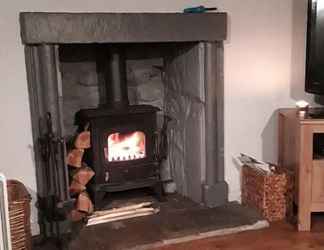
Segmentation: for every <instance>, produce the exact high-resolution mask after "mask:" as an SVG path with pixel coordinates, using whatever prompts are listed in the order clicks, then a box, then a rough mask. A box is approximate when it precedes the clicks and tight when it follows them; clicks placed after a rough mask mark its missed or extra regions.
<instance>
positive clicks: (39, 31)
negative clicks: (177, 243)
mask: <svg viewBox="0 0 324 250" xmlns="http://www.w3.org/2000/svg"><path fill="white" fill-rule="evenodd" d="M20 23H21V37H22V41H23V43H24V45H25V57H26V67H27V77H28V87H29V97H30V108H31V117H32V128H33V140H34V148H35V150H34V151H35V159H36V175H37V186H38V196H39V197H41V198H43V197H46V196H48V195H49V194H50V195H54V196H55V197H57V200H59V201H66V200H69V199H70V197H69V193H68V175H67V166H66V162H65V154H66V148H65V140H66V136H67V134H68V133H67V132H66V131H67V129H68V128H66V123H64V115H65V114H64V103H66V100H64V84H65V81H64V78H63V80H62V74H61V73H62V72H61V71H62V63H64V62H62V61H61V60H60V55H59V53H60V52H59V51H60V47H63V46H65V48H66V46H67V45H68V46H69V45H73V46H74V48H75V46H78V45H80V46H84V45H95V44H108V45H109V44H117V43H118V44H121V43H122V44H123V45H124V46H127V45H128V44H129V45H130V46H134V45H140V46H146V45H148V46H151V47H152V46H153V47H155V48H156V47H159V46H161V47H163V48H167V50H166V51H167V53H166V54H165V55H164V54H163V53H162V55H161V53H160V58H162V60H163V68H164V77H163V84H164V94H165V98H164V102H165V103H164V104H163V112H164V113H166V114H168V115H170V116H171V118H174V119H175V120H176V122H175V125H174V126H172V127H171V128H170V131H169V133H168V135H169V138H170V142H169V149H170V152H169V159H168V161H167V162H168V163H167V164H166V165H167V166H165V168H166V172H167V175H169V178H171V179H173V180H174V181H175V183H176V186H177V191H178V192H179V193H181V194H183V195H185V196H187V197H189V198H191V199H192V200H194V201H196V202H199V203H203V204H205V205H206V206H208V207H214V206H218V205H223V204H224V203H226V202H227V193H228V190H227V184H226V182H225V181H224V160H223V45H222V42H223V40H224V39H225V38H226V14H225V13H206V14H181V13H21V15H20ZM158 50H159V51H160V52H161V51H165V50H161V49H158ZM98 89H99V90H100V83H98ZM99 92H100V91H99ZM97 102H98V103H100V93H99V94H98V100H97ZM80 108H81V107H80ZM48 112H50V114H51V117H52V126H53V134H54V135H55V138H56V139H57V141H58V143H57V144H56V146H57V154H56V158H55V160H54V162H55V163H54V165H56V167H57V169H58V176H59V178H60V180H61V181H60V183H59V186H60V188H59V190H60V191H59V192H56V193H51V192H53V190H52V189H50V190H49V189H48V185H47V184H46V183H45V181H44V180H45V177H44V167H45V163H44V161H43V159H42V157H41V150H40V145H39V139H40V138H41V137H42V136H43V135H44V134H45V133H47V132H48V131H47V128H46V114H47V113H48ZM50 164H53V162H51V163H50ZM50 167H55V166H50ZM49 191H50V192H49Z"/></svg>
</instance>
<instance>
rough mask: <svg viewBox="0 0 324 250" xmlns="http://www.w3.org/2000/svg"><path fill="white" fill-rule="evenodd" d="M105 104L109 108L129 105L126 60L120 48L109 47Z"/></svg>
mask: <svg viewBox="0 0 324 250" xmlns="http://www.w3.org/2000/svg"><path fill="white" fill-rule="evenodd" d="M106 65H107V69H106V70H105V72H106V73H105V82H106V84H105V85H106V86H105V87H106V105H105V106H107V107H109V108H116V109H118V108H124V107H127V106H128V105H129V101H128V90H127V80H126V60H125V56H124V52H123V49H122V48H119V47H117V46H116V47H112V48H110V49H109V62H108V63H107V64H106Z"/></svg>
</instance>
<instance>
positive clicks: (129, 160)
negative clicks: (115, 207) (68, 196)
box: [76, 47, 162, 208]
mask: <svg viewBox="0 0 324 250" xmlns="http://www.w3.org/2000/svg"><path fill="white" fill-rule="evenodd" d="M107 55H108V56H109V58H106V61H105V62H104V63H103V65H101V66H103V67H102V68H103V70H104V76H105V83H106V84H105V87H106V100H107V101H106V103H105V104H104V105H102V106H100V107H98V108H96V109H83V110H80V111H79V112H78V113H77V114H76V124H77V125H78V127H79V130H80V131H82V130H83V129H84V128H85V127H88V126H89V128H90V131H91V148H90V149H88V150H87V151H86V152H85V156H84V160H85V162H86V163H87V164H88V165H89V166H91V167H92V168H93V170H94V172H95V177H94V178H93V179H92V181H91V182H90V184H89V187H88V188H89V191H90V194H91V197H92V200H93V202H94V205H95V207H96V208H101V207H102V206H103V205H104V196H105V194H106V193H108V192H115V191H124V190H129V189H134V188H142V187H153V188H154V189H155V190H156V193H157V194H158V198H159V199H161V196H162V184H161V182H160V177H159V165H160V164H159V160H158V156H157V154H158V152H157V149H158V148H159V147H158V145H157V143H158V140H157V139H158V138H157V136H158V133H157V127H156V121H157V117H156V116H157V112H158V111H159V109H158V108H156V107H154V106H150V105H132V106H130V105H129V104H128V103H129V102H128V95H127V83H126V63H125V59H124V56H123V50H122V49H121V48H118V47H113V48H110V49H109V53H108V54H107Z"/></svg>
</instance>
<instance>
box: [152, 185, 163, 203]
mask: <svg viewBox="0 0 324 250" xmlns="http://www.w3.org/2000/svg"><path fill="white" fill-rule="evenodd" d="M153 191H154V193H155V195H156V198H157V199H158V201H160V202H164V201H166V198H165V195H164V189H163V184H162V182H160V181H159V182H158V183H156V184H155V185H154V186H153Z"/></svg>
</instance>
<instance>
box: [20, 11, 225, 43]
mask: <svg viewBox="0 0 324 250" xmlns="http://www.w3.org/2000/svg"><path fill="white" fill-rule="evenodd" d="M226 22H227V14H226V13H202V14H183V13H52V12H51V13H50V12H22V13H20V24H21V38H22V42H23V43H24V44H26V45H27V44H30V45H32V44H67V43H146V42H148V43H150V42H151V43H154V42H194V41H208V42H213V41H222V40H225V38H226V32H227V25H226Z"/></svg>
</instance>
